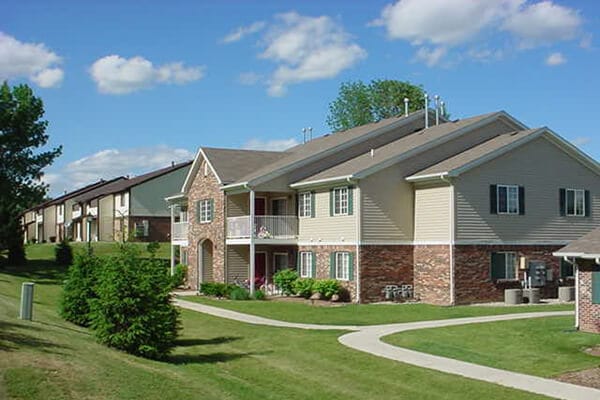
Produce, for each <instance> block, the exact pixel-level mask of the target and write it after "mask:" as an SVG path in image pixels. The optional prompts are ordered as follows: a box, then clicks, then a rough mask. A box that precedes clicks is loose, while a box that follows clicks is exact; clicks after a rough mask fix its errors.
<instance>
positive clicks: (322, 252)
mask: <svg viewBox="0 0 600 400" xmlns="http://www.w3.org/2000/svg"><path fill="white" fill-rule="evenodd" d="M298 251H312V252H314V253H315V255H316V257H317V271H316V272H317V276H316V277H315V278H316V279H330V274H329V269H330V266H329V264H330V256H331V253H334V252H337V251H347V252H349V253H354V267H353V274H352V276H350V277H349V279H348V280H347V281H340V284H341V285H342V286H343V287H344V288H346V289H347V290H348V292H349V294H350V299H351V300H352V301H356V300H357V297H356V272H357V271H356V270H357V268H356V261H357V259H358V257H357V256H356V246H326V245H325V246H299V247H298Z"/></svg>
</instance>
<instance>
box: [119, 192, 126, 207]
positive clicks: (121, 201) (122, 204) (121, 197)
mask: <svg viewBox="0 0 600 400" xmlns="http://www.w3.org/2000/svg"><path fill="white" fill-rule="evenodd" d="M119 207H125V193H121V194H120V195H119Z"/></svg>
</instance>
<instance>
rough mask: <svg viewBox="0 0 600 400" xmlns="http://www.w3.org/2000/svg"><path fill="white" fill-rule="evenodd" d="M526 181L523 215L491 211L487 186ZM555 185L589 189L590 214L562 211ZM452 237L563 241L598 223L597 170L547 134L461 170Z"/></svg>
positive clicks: (599, 181)
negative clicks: (574, 157) (547, 137)
mask: <svg viewBox="0 0 600 400" xmlns="http://www.w3.org/2000/svg"><path fill="white" fill-rule="evenodd" d="M491 184H514V185H521V186H524V187H525V215H495V214H491V213H490V199H489V196H490V194H489V186H490V185H491ZM559 188H574V189H587V190H589V191H590V193H591V202H592V209H591V217H561V216H560V215H559V198H558V192H559ZM455 196H456V218H457V219H456V239H457V240H458V241H462V242H505V243H512V242H534V243H555V242H556V243H565V242H568V241H570V240H573V239H577V238H578V237H580V236H582V235H584V234H585V233H587V232H589V231H590V230H592V229H593V228H595V227H597V226H598V225H599V224H600V176H598V175H597V174H595V173H593V172H592V171H590V170H589V169H588V168H586V167H585V166H583V165H582V164H580V163H579V162H577V161H576V160H575V159H573V158H571V157H570V156H569V155H567V154H566V153H565V152H563V151H562V150H561V149H559V148H558V147H557V146H555V145H554V144H553V143H551V142H550V141H548V140H547V139H545V138H539V139H535V140H533V141H532V142H530V143H528V144H525V145H523V146H521V147H520V148H518V149H515V150H513V151H511V152H509V153H507V154H504V155H502V156H500V157H498V158H496V159H494V160H492V161H490V162H488V163H486V164H483V165H481V166H479V167H477V168H474V169H473V170H471V171H469V172H467V173H465V174H464V175H462V176H460V177H459V178H458V179H457V180H456V183H455Z"/></svg>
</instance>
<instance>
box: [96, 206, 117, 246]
mask: <svg viewBox="0 0 600 400" xmlns="http://www.w3.org/2000/svg"><path fill="white" fill-rule="evenodd" d="M113 205H114V196H113V195H109V196H106V197H103V198H101V199H100V202H99V205H98V220H99V221H100V227H99V229H100V237H99V239H100V240H101V241H112V240H114V226H113V221H114V217H113V215H114V208H113Z"/></svg>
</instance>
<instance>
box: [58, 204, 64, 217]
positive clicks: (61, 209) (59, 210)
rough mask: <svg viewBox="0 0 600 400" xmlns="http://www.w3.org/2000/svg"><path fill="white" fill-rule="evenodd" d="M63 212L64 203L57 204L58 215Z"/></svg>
mask: <svg viewBox="0 0 600 400" xmlns="http://www.w3.org/2000/svg"><path fill="white" fill-rule="evenodd" d="M64 212H65V205H64V204H61V205H60V206H58V215H63V214H64Z"/></svg>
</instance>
